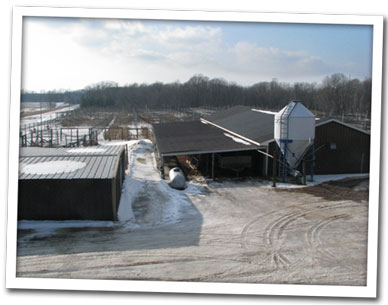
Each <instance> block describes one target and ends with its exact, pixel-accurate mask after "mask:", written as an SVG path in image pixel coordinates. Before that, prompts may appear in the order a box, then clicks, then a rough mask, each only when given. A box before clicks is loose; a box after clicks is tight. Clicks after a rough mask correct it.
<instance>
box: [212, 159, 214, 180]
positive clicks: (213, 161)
mask: <svg viewBox="0 0 388 305" xmlns="http://www.w3.org/2000/svg"><path fill="white" fill-rule="evenodd" d="M212 179H213V180H214V153H212Z"/></svg>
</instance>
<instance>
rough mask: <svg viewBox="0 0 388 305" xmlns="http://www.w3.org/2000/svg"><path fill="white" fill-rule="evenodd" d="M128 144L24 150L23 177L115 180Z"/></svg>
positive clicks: (20, 169)
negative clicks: (120, 159) (119, 162)
mask: <svg viewBox="0 0 388 305" xmlns="http://www.w3.org/2000/svg"><path fill="white" fill-rule="evenodd" d="M123 150H124V146H122V145H120V146H94V147H90V148H88V147H83V148H39V147H25V148H21V149H20V156H19V179H21V180H26V179H111V178H112V177H114V176H115V174H116V173H115V168H116V164H117V162H118V159H119V156H120V154H121V152H122V151H123Z"/></svg>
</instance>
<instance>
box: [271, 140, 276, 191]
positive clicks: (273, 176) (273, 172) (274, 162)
mask: <svg viewBox="0 0 388 305" xmlns="http://www.w3.org/2000/svg"><path fill="white" fill-rule="evenodd" d="M275 145H276V144H275ZM276 162H277V149H276V148H275V151H274V152H273V159H272V187H276Z"/></svg>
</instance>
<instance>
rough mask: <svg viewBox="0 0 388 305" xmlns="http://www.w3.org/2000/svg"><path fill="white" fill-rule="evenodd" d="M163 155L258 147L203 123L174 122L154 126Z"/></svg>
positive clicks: (229, 150) (253, 148)
mask: <svg viewBox="0 0 388 305" xmlns="http://www.w3.org/2000/svg"><path fill="white" fill-rule="evenodd" d="M153 129H154V134H155V139H156V142H157V146H158V150H159V153H160V154H161V155H164V156H168V155H189V154H203V153H213V152H214V153H216V152H231V151H242V150H257V149H258V147H257V146H256V145H253V144H251V143H248V142H246V141H243V140H241V139H238V138H237V137H234V136H233V135H232V134H230V133H228V132H226V131H223V130H221V129H219V128H217V127H214V126H212V125H210V124H206V123H204V122H203V121H199V120H198V121H188V122H172V123H162V124H154V125H153Z"/></svg>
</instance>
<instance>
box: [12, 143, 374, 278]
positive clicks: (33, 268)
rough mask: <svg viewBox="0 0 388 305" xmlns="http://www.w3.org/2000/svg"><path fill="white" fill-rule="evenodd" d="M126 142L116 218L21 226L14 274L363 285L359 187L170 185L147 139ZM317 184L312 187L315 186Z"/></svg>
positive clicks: (364, 208)
mask: <svg viewBox="0 0 388 305" xmlns="http://www.w3.org/2000/svg"><path fill="white" fill-rule="evenodd" d="M118 144H126V145H128V147H129V167H128V170H127V174H126V178H125V180H124V187H123V191H122V196H121V200H120V206H119V211H118V218H119V221H118V222H115V223H114V222H109V221H108V222H101V221H62V222H58V221H57V222H54V221H20V222H19V226H18V227H19V230H18V258H17V276H19V277H48V278H86V279H136V280H168V281H171V280H172V281H210V282H237V283H301V284H333V285H365V283H366V255H367V216H368V199H367V192H365V191H362V190H364V189H365V186H366V187H367V185H368V184H367V182H368V180H367V178H365V176H358V177H356V178H358V179H360V180H362V183H361V184H362V185H363V187H362V188H360V190H357V189H356V188H353V189H352V188H346V189H345V188H342V187H339V186H330V185H326V184H325V185H322V186H321V185H316V184H318V183H320V182H323V181H327V180H333V179H342V178H344V176H336V177H333V176H326V177H322V176H316V177H315V179H314V182H310V183H309V184H310V185H308V186H302V187H301V186H298V187H292V185H288V184H284V185H283V184H280V185H279V186H280V187H279V188H276V189H274V188H272V187H270V185H271V184H270V182H265V181H260V180H253V179H250V180H249V179H248V180H245V181H244V180H241V181H232V180H228V181H224V182H211V183H209V184H193V183H187V188H186V189H185V190H183V191H178V190H175V189H172V188H170V187H169V186H168V181H165V180H162V179H161V178H160V176H159V173H158V171H157V168H156V164H155V158H154V151H153V147H152V144H151V143H150V141H147V140H140V141H127V142H119V141H117V142H115V141H111V142H106V143H105V145H118ZM314 185H315V186H314Z"/></svg>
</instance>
